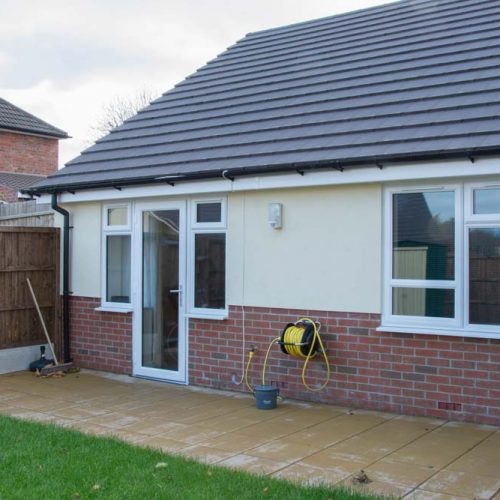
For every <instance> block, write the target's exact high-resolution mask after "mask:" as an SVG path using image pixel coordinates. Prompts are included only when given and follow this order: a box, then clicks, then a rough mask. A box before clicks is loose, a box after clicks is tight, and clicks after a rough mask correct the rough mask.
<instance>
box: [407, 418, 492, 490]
mask: <svg viewBox="0 0 500 500" xmlns="http://www.w3.org/2000/svg"><path fill="white" fill-rule="evenodd" d="M449 422H451V421H450V420H449V421H447V423H449ZM443 425H444V424H443ZM440 427H442V426H440ZM496 432H497V431H492V432H490V433H489V434H488V435H487V436H486V437H484V438H483V439H481V440H480V441H478V442H477V443H476V444H475V445H473V446H471V447H470V448H468V449H467V450H465V451H464V452H463V453H462V454H460V455H458V456H456V457H455V458H454V459H453V460H451V462H448V463H446V464H445V465H443V466H442V467H441V468H440V469H439V470H438V471H436V472H435V473H434V474H432V475H430V476H429V477H428V478H427V479H424V480H423V481H422V482H420V483H418V484H417V486H415V487H414V488H413V489H412V490H411V491H409V492H408V493H406V495H404V497H403V498H406V497H407V496H408V495H409V494H411V493H413V492H414V491H416V490H417V489H418V488H420V486H422V485H423V484H424V483H426V482H427V481H430V480H431V479H432V478H433V477H435V476H436V475H437V474H439V473H440V472H442V471H443V470H445V469H446V467H448V466H450V465H451V464H452V463H454V462H456V461H457V460H459V459H460V458H462V457H463V456H464V455H466V454H467V453H469V451H472V450H473V449H474V448H476V447H477V446H479V445H480V444H481V443H483V442H484V441H486V440H487V439H488V438H489V437H490V436H492V435H493V434H495V433H496ZM498 491H500V488H499V490H498ZM433 493H440V492H433ZM445 494H447V493H446V492H445ZM495 495H496V493H495ZM495 495H493V496H492V497H491V498H493V497H494V496H495Z"/></svg>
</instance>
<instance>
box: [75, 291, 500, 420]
mask: <svg viewBox="0 0 500 500" xmlns="http://www.w3.org/2000/svg"><path fill="white" fill-rule="evenodd" d="M99 305H100V300H99V299H95V298H87V297H72V299H71V328H72V331H71V355H72V356H73V359H74V361H75V362H76V363H77V364H78V365H79V366H81V367H84V368H93V369H98V370H106V371H110V372H115V373H131V372H132V359H131V358H132V314H131V313H129V314H123V313H110V312H99V311H96V310H95V309H96V308H97V307H99ZM245 311H246V313H245V325H246V338H247V348H248V347H249V346H250V345H252V344H253V345H254V346H255V347H256V348H257V351H256V353H255V357H254V362H253V364H252V368H251V371H250V380H251V382H252V383H253V384H258V383H260V381H261V370H262V362H263V360H264V355H265V352H266V349H267V346H268V344H269V342H270V340H271V339H273V338H275V337H277V336H279V334H280V333H281V330H282V328H283V327H284V325H286V324H287V323H289V322H292V321H295V320H296V319H297V318H300V317H303V316H307V317H311V318H313V319H315V320H319V321H320V322H321V324H322V327H321V334H322V338H323V340H324V342H325V346H326V348H327V350H328V356H329V358H330V363H331V367H332V380H331V382H330V383H329V385H328V386H327V388H326V389H325V390H324V391H321V392H319V393H312V392H308V391H306V390H305V389H304V387H303V386H302V384H301V371H302V363H303V361H302V360H299V359H296V358H292V357H289V356H286V355H285V354H283V353H282V352H281V351H280V349H279V347H278V346H274V348H273V349H272V352H271V356H270V361H269V367H268V368H269V369H268V372H267V382H272V383H274V384H276V385H278V386H279V387H280V391H281V393H282V394H283V395H284V396H285V397H290V398H294V399H302V400H307V401H319V402H324V403H335V404H342V405H346V406H352V407H361V408H370V409H376V410H384V411H392V412H396V413H406V414H413V415H425V416H431V417H440V418H445V419H450V420H466V421H471V422H478V423H487V424H497V425H498V424H500V340H491V339H490V340H487V339H464V338H462V337H443V336H437V335H417V334H398V333H383V332H377V331H376V328H377V327H378V326H379V322H380V317H379V315H377V314H361V313H360V314H358V313H344V312H325V311H299V310H291V309H288V310H287V309H268V308H259V307H246V308H245ZM241 347H242V312H241V308H240V307H238V306H231V307H230V314H229V319H228V320H225V321H217V320H200V319H191V320H190V329H189V381H190V383H191V384H193V385H201V386H207V387H214V388H220V389H229V390H243V391H244V390H246V389H245V387H244V385H243V384H242V385H236V384H234V382H233V377H234V378H235V379H237V380H239V379H240V377H241V368H242V359H241ZM245 362H246V353H245ZM325 375H326V371H325V367H324V364H323V362H322V361H321V359H317V360H316V359H315V360H313V361H311V363H310V369H309V370H308V372H307V380H308V382H309V383H310V384H311V385H314V384H315V383H321V382H322V381H323V380H324V377H325Z"/></svg>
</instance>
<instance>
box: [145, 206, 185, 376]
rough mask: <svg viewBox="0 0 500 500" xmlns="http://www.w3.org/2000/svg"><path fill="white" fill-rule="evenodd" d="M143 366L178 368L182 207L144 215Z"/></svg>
mask: <svg viewBox="0 0 500 500" xmlns="http://www.w3.org/2000/svg"><path fill="white" fill-rule="evenodd" d="M142 241H143V287H142V290H143V292H142V295H143V296H142V366H144V367H148V368H159V369H164V370H173V371H178V370H179V354H178V348H179V293H178V292H177V291H178V290H179V210H161V211H148V212H144V214H143V236H142Z"/></svg>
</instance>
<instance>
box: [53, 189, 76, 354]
mask: <svg viewBox="0 0 500 500" xmlns="http://www.w3.org/2000/svg"><path fill="white" fill-rule="evenodd" d="M51 207H52V210H55V211H56V212H59V213H60V214H61V215H62V216H63V217H64V226H63V358H64V362H65V363H69V362H70V361H71V357H70V349H69V331H70V325H69V296H70V295H71V292H70V291H69V230H70V225H69V212H68V211H67V210H65V209H64V208H62V207H60V206H59V205H58V204H57V193H52V204H51Z"/></svg>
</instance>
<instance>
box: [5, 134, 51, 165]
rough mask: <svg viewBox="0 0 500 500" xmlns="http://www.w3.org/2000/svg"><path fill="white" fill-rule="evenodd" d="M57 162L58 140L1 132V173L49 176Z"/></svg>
mask: <svg viewBox="0 0 500 500" xmlns="http://www.w3.org/2000/svg"><path fill="white" fill-rule="evenodd" d="M57 162H58V140H57V139H49V138H45V137H36V136H31V135H25V134H14V133H11V132H4V131H0V172H15V173H22V174H38V175H49V174H51V173H52V172H55V171H56V170H57Z"/></svg>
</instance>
